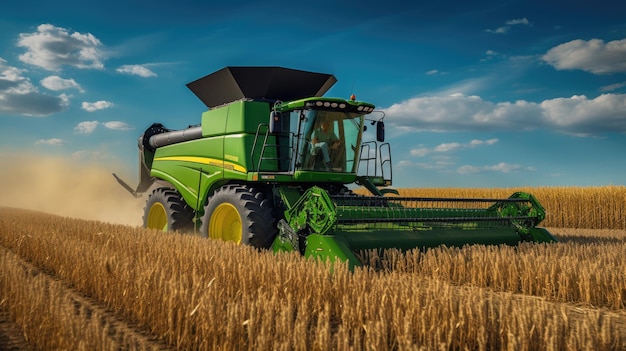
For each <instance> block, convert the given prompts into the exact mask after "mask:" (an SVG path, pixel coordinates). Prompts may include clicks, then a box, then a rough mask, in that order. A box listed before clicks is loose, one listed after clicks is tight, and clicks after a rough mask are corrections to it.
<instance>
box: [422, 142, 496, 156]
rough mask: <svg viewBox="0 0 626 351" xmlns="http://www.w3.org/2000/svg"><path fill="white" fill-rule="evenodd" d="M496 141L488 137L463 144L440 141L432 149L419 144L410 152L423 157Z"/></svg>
mask: <svg viewBox="0 0 626 351" xmlns="http://www.w3.org/2000/svg"><path fill="white" fill-rule="evenodd" d="M497 142H498V139H489V140H477V139H474V140H472V141H470V142H469V143H465V144H462V143H458V142H452V143H442V144H439V145H437V146H435V147H434V148H432V149H429V148H427V147H423V146H420V147H418V148H417V149H413V150H411V151H410V154H411V155H412V156H417V157H424V156H426V155H429V154H432V153H446V152H453V151H456V150H459V149H468V148H474V147H476V146H479V145H493V144H495V143H497Z"/></svg>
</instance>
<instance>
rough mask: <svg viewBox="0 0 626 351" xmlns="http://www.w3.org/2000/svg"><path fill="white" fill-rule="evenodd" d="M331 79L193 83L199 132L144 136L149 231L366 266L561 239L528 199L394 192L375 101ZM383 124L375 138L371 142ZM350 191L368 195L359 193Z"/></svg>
mask: <svg viewBox="0 0 626 351" xmlns="http://www.w3.org/2000/svg"><path fill="white" fill-rule="evenodd" d="M335 82H336V79H335V77H334V76H333V75H330V74H321V73H314V72H306V71H300V70H293V69H287V68H282V67H226V68H223V69H221V70H219V71H217V72H215V73H212V74H210V75H207V76H205V77H203V78H200V79H198V80H196V81H194V82H191V83H189V84H187V87H188V88H189V89H190V90H191V91H192V92H193V93H194V94H196V96H197V97H198V98H200V100H202V102H204V103H205V104H206V106H207V107H208V108H209V109H208V111H206V112H204V113H203V114H202V120H201V123H200V124H199V125H195V126H190V127H189V128H186V129H183V130H170V129H167V128H165V127H164V126H163V125H161V124H157V123H155V124H153V125H152V126H150V127H149V128H148V129H147V130H146V131H145V132H144V133H143V135H142V136H141V137H140V138H139V142H138V144H139V153H140V182H139V185H138V186H137V188H132V187H131V186H129V185H128V184H126V183H125V182H124V181H122V180H121V179H120V178H119V177H117V176H116V175H115V174H114V176H115V178H116V179H117V181H118V182H119V183H120V184H121V185H122V186H123V187H124V188H126V189H127V190H128V191H130V192H131V193H132V194H133V195H134V196H136V197H138V196H141V194H143V193H145V192H147V191H151V193H150V195H149V197H148V199H147V203H146V207H145V213H144V216H143V221H144V226H145V227H147V228H155V229H162V230H164V231H181V232H198V231H199V233H200V235H202V236H205V237H209V238H212V239H222V240H230V241H234V242H236V243H240V244H248V245H252V246H254V247H257V248H266V249H272V250H274V251H276V252H280V251H299V252H300V253H302V254H303V255H305V256H307V257H319V258H322V259H327V258H331V259H340V260H344V261H348V263H349V265H350V267H354V266H358V265H362V264H363V263H364V262H362V261H361V260H360V259H359V258H358V257H360V255H359V254H358V253H359V252H362V251H364V250H370V249H388V248H399V249H403V250H408V249H413V248H419V249H423V248H429V247H435V246H439V245H454V246H462V245H466V244H510V245H515V244H517V243H519V242H522V241H531V242H554V241H556V240H555V238H554V237H553V236H552V235H551V234H550V233H549V232H548V231H547V230H545V229H544V228H539V227H537V225H538V224H539V222H541V221H542V220H543V219H544V217H545V211H544V209H543V207H542V206H541V205H540V204H539V202H538V201H537V200H536V199H535V198H534V197H533V196H532V195H530V194H526V193H515V194H513V195H512V196H511V197H509V198H507V199H452V198H406V197H399V196H397V195H398V192H397V191H396V190H395V189H393V188H390V185H391V184H392V173H391V148H390V145H389V143H387V142H385V129H384V128H385V127H384V122H383V118H384V114H382V113H379V112H376V113H377V114H378V116H380V117H378V118H373V117H372V116H374V115H375V114H374V113H373V112H374V105H372V104H370V103H367V102H362V101H356V99H355V97H354V95H353V96H351V98H350V99H348V100H345V99H339V98H331V97H324V96H323V95H324V94H325V93H326V92H327V91H328V89H330V87H331V86H332V85H333V84H334V83H335ZM368 126H372V127H373V126H375V133H373V134H375V135H376V137H375V138H372V139H375V140H363V136H364V132H365V130H366V129H367V127H368ZM350 184H355V185H356V186H358V187H360V188H362V189H367V190H368V191H369V192H370V193H371V194H370V196H361V195H356V194H354V193H353V192H352V191H351V190H350V188H349V187H348V186H349V185H350Z"/></svg>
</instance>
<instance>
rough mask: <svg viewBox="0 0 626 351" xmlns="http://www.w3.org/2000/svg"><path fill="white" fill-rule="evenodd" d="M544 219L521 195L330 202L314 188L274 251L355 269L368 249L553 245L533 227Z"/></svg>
mask: <svg viewBox="0 0 626 351" xmlns="http://www.w3.org/2000/svg"><path fill="white" fill-rule="evenodd" d="M286 196H288V195H286ZM292 197H293V195H292ZM292 202H293V201H292ZM420 203H423V204H425V205H423V206H422V207H420V206H419V204H420ZM458 203H466V204H468V206H467V207H458V206H456V205H458ZM426 204H427V205H426ZM453 206H456V207H453ZM544 218H545V211H544V209H543V207H542V206H541V204H539V202H538V201H537V199H535V198H534V196H532V195H530V194H527V193H521V192H518V193H514V194H513V195H511V196H510V197H509V198H508V199H503V200H497V199H453V198H449V199H443V198H442V199H429V198H400V197H375V196H374V197H366V196H329V195H328V194H327V193H326V192H325V191H324V190H323V189H321V188H318V187H313V188H310V189H308V190H307V191H306V192H305V193H304V194H303V195H302V196H301V197H300V198H299V199H298V200H297V201H295V202H293V204H292V205H291V206H290V209H289V210H287V211H285V220H284V221H283V222H282V223H281V224H280V225H279V230H280V232H279V235H278V237H277V238H276V240H275V242H274V245H273V249H274V251H276V252H280V251H298V250H299V251H301V252H303V253H304V255H305V256H307V257H317V258H320V259H322V260H326V259H331V260H335V259H339V260H342V261H348V264H349V266H350V267H354V266H358V265H361V264H362V263H363V262H362V261H361V260H360V259H359V258H357V253H358V252H359V251H364V250H370V249H391V248H396V249H401V250H410V249H425V248H432V247H436V246H440V245H447V246H458V247H461V246H464V245H468V244H483V245H500V244H505V245H517V244H518V243H520V242H522V241H530V242H538V243H543V242H546V243H548V242H555V241H556V239H555V238H554V237H553V236H552V235H551V234H550V233H549V232H548V231H547V230H545V229H544V228H538V227H536V225H537V224H538V223H539V222H541V221H542V220H543V219H544ZM303 239H305V241H304V242H302V241H303Z"/></svg>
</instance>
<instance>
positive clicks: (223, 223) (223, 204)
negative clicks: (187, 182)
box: [200, 185, 276, 248]
mask: <svg viewBox="0 0 626 351" xmlns="http://www.w3.org/2000/svg"><path fill="white" fill-rule="evenodd" d="M275 221H276V219H275V218H274V215H273V213H272V204H271V201H270V200H268V199H266V198H265V196H264V195H263V193H262V192H261V191H259V190H258V189H256V188H252V187H248V186H245V185H225V186H223V187H221V188H219V189H217V190H215V192H214V193H213V195H212V196H210V197H209V198H208V200H207V204H206V206H205V208H204V216H202V227H201V228H200V233H201V235H203V236H206V237H209V238H211V239H221V240H225V241H234V242H236V243H237V244H245V245H250V246H253V247H256V248H269V247H270V245H271V244H272V241H273V240H274V237H275V236H276V228H275V227H274V222H275Z"/></svg>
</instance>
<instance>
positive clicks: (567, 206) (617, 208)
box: [399, 185, 626, 229]
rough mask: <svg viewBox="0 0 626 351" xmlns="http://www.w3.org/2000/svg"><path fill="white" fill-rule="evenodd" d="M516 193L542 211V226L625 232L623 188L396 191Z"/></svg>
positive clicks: (413, 192)
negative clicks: (530, 196) (530, 197)
mask: <svg viewBox="0 0 626 351" xmlns="http://www.w3.org/2000/svg"><path fill="white" fill-rule="evenodd" d="M517 191H523V192H528V193H531V194H533V195H534V196H535V197H536V198H537V199H538V200H539V202H540V203H541V204H542V206H543V207H544V208H545V209H546V219H545V221H544V222H543V223H542V225H544V226H547V227H559V228H593V229H626V186H617V185H615V186H598V187H520V188H487V189H475V188H437V189H430V188H423V189H422V188H412V189H399V192H400V196H410V197H468V198H506V197H509V196H510V195H511V194H513V193H514V192H517Z"/></svg>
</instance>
